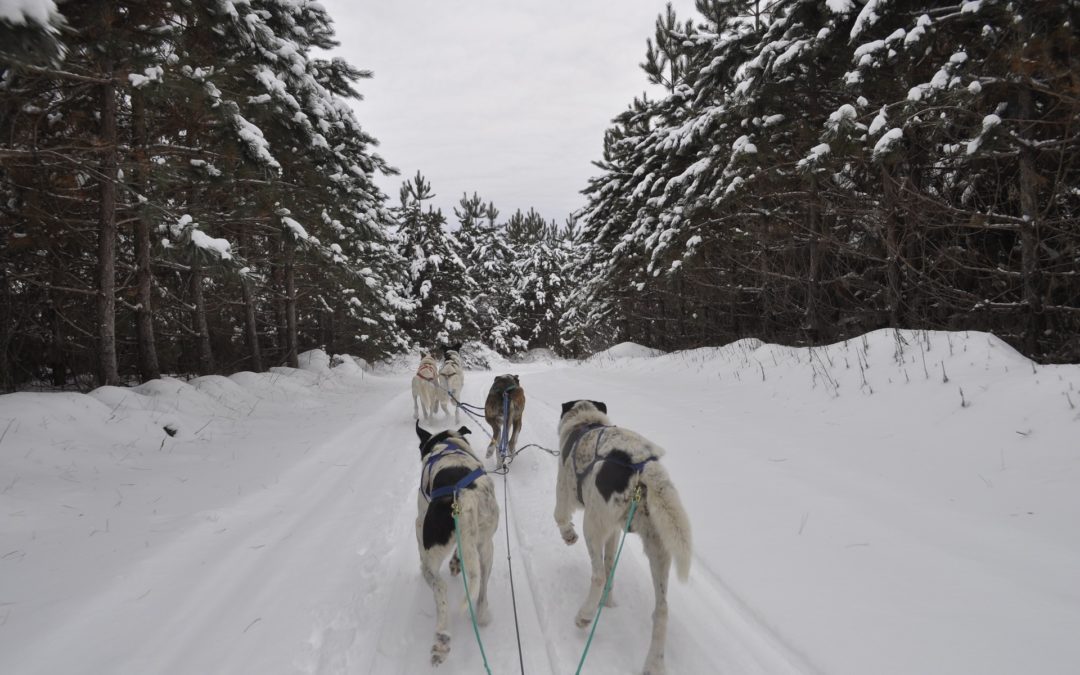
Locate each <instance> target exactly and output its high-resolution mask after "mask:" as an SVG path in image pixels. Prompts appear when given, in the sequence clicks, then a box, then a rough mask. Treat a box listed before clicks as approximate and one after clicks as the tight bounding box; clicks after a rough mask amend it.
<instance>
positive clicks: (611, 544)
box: [604, 531, 620, 607]
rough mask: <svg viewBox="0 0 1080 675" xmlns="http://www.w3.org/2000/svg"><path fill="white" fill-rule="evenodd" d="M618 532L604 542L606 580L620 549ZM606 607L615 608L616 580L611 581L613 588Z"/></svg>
mask: <svg viewBox="0 0 1080 675" xmlns="http://www.w3.org/2000/svg"><path fill="white" fill-rule="evenodd" d="M619 536H620V533H619V532H618V531H616V532H613V533H612V534H611V536H610V537H608V540H607V541H606V542H604V574H605V578H607V577H610V576H611V568H612V567H614V566H615V552H616V550H617V549H618V547H619ZM604 607H615V580H614V579H613V580H612V581H611V587H610V588H609V589H608V594H607V599H606V600H604Z"/></svg>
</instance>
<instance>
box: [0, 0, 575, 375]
mask: <svg viewBox="0 0 1080 675" xmlns="http://www.w3.org/2000/svg"><path fill="white" fill-rule="evenodd" d="M21 7H23V10H22V11H23V14H21V15H20V13H19V10H18V8H16V10H15V11H14V12H13V13H8V14H7V15H5V17H3V18H0V45H2V46H0V134H2V136H0V138H2V140H0V387H2V388H5V389H12V388H17V387H19V386H25V385H26V384H27V383H33V382H38V381H45V382H50V383H51V384H53V385H58V386H59V385H65V384H71V383H78V384H79V385H80V386H83V387H88V386H92V385H93V384H118V383H122V382H131V381H136V380H147V379H152V378H155V377H159V376H160V375H161V374H162V373H167V374H207V373H219V372H222V373H228V372H234V371H237V370H242V369H251V370H257V371H258V370H264V369H266V368H268V367H271V366H275V365H293V366H295V365H296V364H297V361H298V359H297V357H298V353H299V352H301V351H303V350H304V349H308V348H311V347H315V346H321V347H324V348H326V349H328V350H330V351H331V352H349V353H352V354H355V355H358V356H361V357H365V358H369V359H371V358H377V357H380V356H383V355H386V354H389V353H395V352H399V351H402V350H405V349H408V348H410V347H412V346H413V345H414V344H417V343H423V344H428V345H430V344H432V343H434V342H436V341H439V340H449V339H468V338H472V339H476V338H481V339H486V340H488V341H489V342H491V343H492V344H494V345H496V346H497V347H499V348H501V349H503V350H505V351H507V352H509V351H511V350H516V349H520V348H522V347H524V346H525V345H526V344H527V343H528V342H529V341H530V340H533V341H540V342H542V341H543V340H546V339H549V338H550V336H551V335H552V330H551V329H550V327H549V324H550V323H551V321H552V320H553V317H554V316H555V315H554V313H553V306H554V303H555V301H556V294H554V293H548V292H547V291H549V290H550V289H549V288H548V285H549V284H556V285H557V283H558V282H557V278H553V277H552V276H551V275H547V274H546V273H544V270H546V269H549V268H552V267H553V266H554V267H558V266H561V265H563V264H564V263H563V260H564V258H565V257H566V255H567V252H566V248H565V245H564V243H563V242H564V241H565V239H566V237H565V235H566V231H565V230H564V229H563V228H560V227H556V226H555V225H554V224H552V223H548V222H546V221H544V220H543V219H542V218H540V217H539V215H538V214H536V212H535V211H532V210H530V211H528V212H526V213H524V214H523V213H521V212H520V211H519V212H517V213H515V214H513V215H512V216H511V217H510V219H509V220H508V221H505V222H500V221H498V220H497V219H498V216H499V213H498V211H497V209H495V207H494V206H493V205H491V204H485V203H483V202H482V200H480V198H479V197H477V196H475V195H474V196H473V197H472V198H465V197H463V199H462V202H461V208H460V211H459V210H458V209H455V213H456V215H457V216H458V218H459V221H460V222H459V227H460V229H459V230H458V231H457V233H456V234H455V233H452V232H450V231H449V230H448V227H447V222H446V218H445V217H444V216H443V215H442V213H441V212H439V211H438V210H434V209H431V208H430V207H428V208H426V209H425V208H424V202H426V201H427V200H429V199H430V198H431V196H432V192H431V188H430V185H429V184H428V183H427V182H426V181H425V180H424V178H423V177H422V176H420V175H418V176H417V177H416V178H414V179H413V180H411V181H408V182H406V184H405V185H404V186H403V189H402V193H401V203H400V205H392V204H391V202H390V200H389V198H388V197H387V196H386V195H384V194H383V193H382V192H381V191H380V190H379V189H378V188H377V187H376V185H375V177H376V175H377V174H386V175H393V174H394V173H396V171H395V170H394V169H393V168H391V167H390V165H389V164H388V163H387V162H386V161H385V160H384V159H383V158H382V157H380V156H379V155H378V154H377V153H376V152H375V148H376V146H377V141H376V139H375V138H374V137H373V136H372V135H371V134H370V133H369V132H368V131H367V130H366V129H365V128H364V127H363V126H362V125H361V124H360V122H359V121H358V119H357V118H356V115H355V113H354V111H353V109H352V107H351V106H350V104H349V102H350V100H356V99H359V98H360V94H359V91H358V89H357V86H358V84H359V83H361V82H362V81H363V80H364V79H365V78H368V77H370V76H371V74H370V73H369V72H366V71H363V70H361V69H358V68H356V67H354V66H352V65H351V64H349V63H347V62H345V61H343V60H342V59H337V58H323V57H321V56H320V54H322V53H323V50H326V49H329V48H331V47H333V46H334V45H335V44H336V42H335V40H334V32H333V24H332V22H331V19H330V17H329V16H328V15H327V13H326V11H325V10H324V9H323V8H322V7H321V5H319V4H318V3H314V2H293V1H291V0H209V1H208V2H198V3H174V2H165V1H162V0H137V1H136V0H127V1H124V0H119V1H115V0H86V1H85V2H78V3H66V4H63V5H61V6H60V8H61V9H62V11H60V10H59V9H58V8H57V6H56V5H55V4H54V3H53V2H52V1H51V0H40V1H39V2H37V3H36V4H35V3H24V4H23V5H21ZM474 268H475V270H474ZM474 272H475V273H474Z"/></svg>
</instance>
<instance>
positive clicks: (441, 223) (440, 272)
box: [395, 172, 477, 345]
mask: <svg viewBox="0 0 1080 675" xmlns="http://www.w3.org/2000/svg"><path fill="white" fill-rule="evenodd" d="M434 196H435V193H434V192H432V190H431V183H430V182H429V181H427V179H425V178H424V176H423V175H422V174H421V173H420V172H417V173H416V175H415V176H414V177H413V178H412V179H411V180H408V181H405V182H404V183H403V184H402V186H401V191H400V193H399V197H400V200H401V204H400V205H399V206H398V207H397V208H396V209H395V211H396V216H397V225H398V242H397V246H398V250H399V252H400V255H401V257H402V258H403V259H404V260H405V263H406V265H407V270H408V272H407V274H408V279H409V284H410V285H409V289H408V290H409V297H410V298H412V299H413V301H414V302H415V303H416V305H417V307H416V311H415V313H414V314H413V316H412V317H411V321H409V322H408V323H407V326H408V328H409V336H410V338H411V339H412V341H413V342H414V343H419V344H422V345H437V344H447V343H450V342H453V341H456V340H463V339H468V338H469V337H473V336H475V335H476V309H475V305H474V304H473V298H474V297H476V295H477V292H476V286H475V282H474V281H473V279H472V278H471V277H470V276H469V274H468V268H467V266H466V263H465V261H464V260H463V259H462V250H461V245H460V243H459V242H458V241H457V239H456V237H454V236H453V235H452V234H451V233H450V232H448V231H447V228H446V217H445V216H443V214H442V212H441V211H440V210H438V209H435V208H433V207H431V206H430V205H429V206H426V207H425V204H424V202H426V201H428V200H430V199H432V198H433V197H434Z"/></svg>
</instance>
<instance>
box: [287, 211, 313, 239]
mask: <svg viewBox="0 0 1080 675" xmlns="http://www.w3.org/2000/svg"><path fill="white" fill-rule="evenodd" d="M281 222H282V224H284V225H285V229H287V230H289V231H290V232H292V235H293V236H294V237H296V238H297V239H298V240H299V241H308V240H309V239H310V238H311V237H310V236H309V235H308V233H307V230H305V229H304V226H303V225H301V224H300V223H298V222H296V220H294V219H292V218H290V217H289V216H282V217H281Z"/></svg>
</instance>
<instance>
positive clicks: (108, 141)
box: [97, 59, 120, 385]
mask: <svg viewBox="0 0 1080 675" xmlns="http://www.w3.org/2000/svg"><path fill="white" fill-rule="evenodd" d="M102 66H103V67H102V70H103V71H104V73H105V76H106V77H107V78H109V81H108V82H107V83H105V84H103V85H101V137H100V142H101V145H102V149H103V153H102V156H101V195H100V198H101V204H100V208H99V212H98V213H99V219H98V269H97V272H98V274H97V277H98V289H97V290H98V297H97V323H98V326H97V337H98V384H100V385H117V384H119V383H120V374H119V372H118V369H117V361H116V179H117V173H116V170H117V164H118V161H117V134H116V84H115V83H114V82H113V81H112V79H111V78H112V77H113V72H112V70H113V68H112V62H111V61H110V60H108V59H106V60H105V62H104V63H103V64H102Z"/></svg>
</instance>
